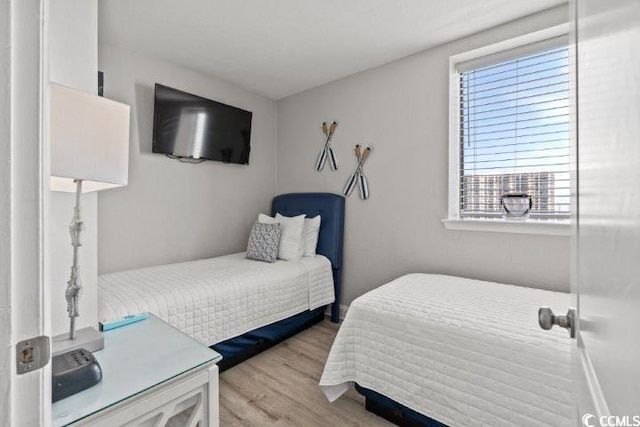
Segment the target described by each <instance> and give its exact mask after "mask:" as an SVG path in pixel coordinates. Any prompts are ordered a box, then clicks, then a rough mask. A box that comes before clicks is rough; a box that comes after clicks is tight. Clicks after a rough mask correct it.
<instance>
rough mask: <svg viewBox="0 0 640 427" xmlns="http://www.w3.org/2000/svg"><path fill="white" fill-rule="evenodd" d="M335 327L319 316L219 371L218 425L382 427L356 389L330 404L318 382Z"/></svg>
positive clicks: (250, 426) (388, 424)
mask: <svg viewBox="0 0 640 427" xmlns="http://www.w3.org/2000/svg"><path fill="white" fill-rule="evenodd" d="M337 331H338V327H337V325H336V324H334V323H331V322H329V321H323V322H320V323H318V324H317V325H315V326H313V327H311V328H309V329H307V330H306V331H303V332H301V333H299V334H297V335H295V336H294V337H292V338H290V339H288V340H287V341H285V342H283V343H280V344H278V345H277V346H275V347H273V348H271V349H269V350H267V351H265V352H263V353H261V354H259V355H257V356H255V357H253V358H251V359H249V360H247V361H245V362H243V363H241V364H240V365H237V366H235V367H233V368H231V369H229V370H228V371H226V372H224V373H222V374H220V425H221V426H222V427H241V426H242V427H258V426H270V427H292V426H296V427H298V426H305V427H307V426H309V427H314V426H318V427H326V426H328V425H330V426H353V427H364V426H367V427H369V426H371V427H378V426H379V427H387V426H392V424H390V423H389V422H387V421H385V420H383V419H382V418H379V417H377V416H375V415H373V414H371V413H370V412H367V411H366V410H365V408H364V398H363V397H362V396H360V395H359V394H358V393H357V392H356V391H355V390H350V391H349V392H347V393H345V395H344V396H342V397H341V398H340V399H338V400H337V401H336V402H334V403H329V402H328V401H327V399H326V397H325V396H324V394H323V393H322V391H321V390H320V387H319V386H318V381H319V380H320V376H321V375H322V370H323V368H324V362H325V361H326V359H327V356H328V355H329V350H330V349H331V344H332V343H333V340H334V339H335V335H336V333H337Z"/></svg>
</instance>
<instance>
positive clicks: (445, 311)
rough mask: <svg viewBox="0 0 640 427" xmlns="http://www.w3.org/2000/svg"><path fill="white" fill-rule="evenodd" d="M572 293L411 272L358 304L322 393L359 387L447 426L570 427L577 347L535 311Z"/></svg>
mask: <svg viewBox="0 0 640 427" xmlns="http://www.w3.org/2000/svg"><path fill="white" fill-rule="evenodd" d="M543 305H550V306H552V307H553V308H555V309H556V310H561V309H565V308H566V307H567V306H568V305H569V296H568V294H563V293H559V292H550V291H544V290H539V289H532V288H525V287H518V286H512V285H503V284H498V283H491V282H482V281H479V280H470V279H464V278H459V277H451V276H442V275H431V274H410V275H407V276H403V277H401V278H399V279H397V280H394V281H393V282H391V283H388V284H386V285H384V286H381V287H379V288H377V289H375V290H373V291H371V292H369V293H367V294H365V295H363V296H361V297H360V298H358V299H356V300H355V301H354V302H353V303H352V304H351V306H350V307H349V311H348V312H347V316H346V318H345V320H344V322H343V324H342V326H341V327H340V330H339V331H338V335H337V337H336V339H335V341H334V344H333V348H332V349H331V353H330V354H329V358H328V360H327V363H326V365H325V369H324V373H323V374H322V378H321V380H320V386H321V387H322V389H323V391H324V392H325V394H326V395H327V397H328V398H329V400H331V401H333V400H335V399H337V398H338V397H339V396H340V395H341V394H342V393H344V392H345V391H346V390H347V389H348V388H349V387H350V386H351V385H352V384H353V383H357V384H358V385H360V386H362V387H365V388H367V389H370V390H373V391H375V392H377V393H379V394H382V395H384V396H387V397H389V398H391V399H392V400H394V401H396V402H398V403H400V404H402V405H404V406H406V407H408V408H410V409H412V410H414V411H417V412H419V413H421V414H424V415H426V416H428V417H430V418H432V419H435V420H437V421H439V422H441V423H444V424H446V425H449V426H481V425H482V426H492V427H499V426H504V427H511V426H520V427H527V426H531V427H538V426H542V425H548V426H556V427H560V426H569V425H571V417H572V415H573V407H572V401H571V380H570V349H571V339H570V338H569V335H568V333H567V331H566V330H564V329H561V328H556V329H554V330H551V331H543V330H542V329H540V327H539V326H538V319H537V310H538V307H540V306H543Z"/></svg>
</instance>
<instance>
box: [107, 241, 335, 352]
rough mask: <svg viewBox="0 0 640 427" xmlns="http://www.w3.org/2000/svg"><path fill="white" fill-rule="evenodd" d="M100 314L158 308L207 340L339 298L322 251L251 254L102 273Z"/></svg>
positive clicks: (174, 323)
mask: <svg viewBox="0 0 640 427" xmlns="http://www.w3.org/2000/svg"><path fill="white" fill-rule="evenodd" d="M98 293H99V298H98V301H99V302H98V305H99V307H98V316H99V318H100V320H102V321H112V320H116V319H119V318H122V317H124V316H126V315H128V314H138V313H144V312H151V313H153V314H155V315H156V316H158V317H160V318H161V319H162V320H164V321H166V322H168V323H169V324H171V325H172V326H174V327H176V328H177V329H179V330H181V331H182V332H184V333H186V334H187V335H189V336H191V337H193V338H194V339H196V340H198V341H199V342H201V343H202V344H204V345H207V346H209V345H212V344H215V343H218V342H220V341H223V340H226V339H229V338H233V337H236V336H238V335H241V334H244V333H245V332H248V331H251V330H254V329H257V328H260V327H263V326H266V325H269V324H271V323H274V322H277V321H280V320H283V319H286V318H288V317H290V316H293V315H295V314H297V313H300V312H303V311H305V310H313V309H316V308H318V307H322V306H323V305H326V304H330V303H332V302H333V301H334V287H333V276H332V269H331V263H330V262H329V260H328V259H327V258H325V257H324V256H322V255H316V256H313V257H304V258H302V260H301V261H300V262H289V261H281V260H278V261H276V262H275V263H273V264H270V263H265V262H260V261H253V260H249V259H245V255H244V253H238V254H233V255H227V256H222V257H217V258H211V259H204V260H199V261H191V262H184V263H178V264H169V265H161V266H157V267H150V268H142V269H136V270H129V271H123V272H119V273H111V274H104V275H101V276H100V277H99V279H98Z"/></svg>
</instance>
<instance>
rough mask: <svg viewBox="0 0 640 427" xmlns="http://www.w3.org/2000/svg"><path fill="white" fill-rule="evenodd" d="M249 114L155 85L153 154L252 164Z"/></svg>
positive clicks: (248, 112)
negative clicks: (250, 161) (250, 157)
mask: <svg viewBox="0 0 640 427" xmlns="http://www.w3.org/2000/svg"><path fill="white" fill-rule="evenodd" d="M251 117H252V113H251V112H250V111H245V110H242V109H240V108H236V107H232V106H230V105H226V104H222V103H220V102H216V101H212V100H210V99H206V98H202V97H200V96H196V95H192V94H190V93H186V92H182V91H180V90H177V89H172V88H170V87H167V86H163V85H161V84H158V83H156V88H155V104H154V111H153V152H154V153H161V154H166V155H168V156H170V157H176V158H191V159H201V160H218V161H221V162H225V163H239V164H243V165H248V164H249V151H250V142H251Z"/></svg>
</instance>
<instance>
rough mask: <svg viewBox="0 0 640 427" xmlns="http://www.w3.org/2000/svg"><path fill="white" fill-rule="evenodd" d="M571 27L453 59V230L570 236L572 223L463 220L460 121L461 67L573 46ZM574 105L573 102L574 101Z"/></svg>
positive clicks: (450, 223)
mask: <svg viewBox="0 0 640 427" xmlns="http://www.w3.org/2000/svg"><path fill="white" fill-rule="evenodd" d="M569 28H570V27H569V24H562V25H558V26H555V27H551V28H548V29H545V30H541V31H537V32H534V33H529V34H526V35H524V36H520V37H516V38H513V39H510V40H506V41H503V42H500V43H496V44H492V45H489V46H485V47H482V48H479V49H475V50H472V51H469V52H464V53H460V54H457V55H453V56H451V57H450V58H449V215H448V218H446V219H443V220H442V223H443V225H444V226H445V228H447V229H449V230H469V231H490V232H506V233H525V234H550V235H562V236H568V235H570V234H571V225H570V221H569V220H566V221H557V220H556V221H541V220H526V219H525V220H509V219H473V218H464V219H463V218H460V211H459V209H460V184H459V183H460V138H459V136H460V120H459V109H458V104H459V90H460V88H459V81H460V73H459V68H460V66H461V64H464V67H466V69H468V68H472V67H479V66H482V65H483V63H487V62H495V61H496V60H497V61H500V60H501V57H504V58H505V59H506V58H508V57H511V56H512V55H513V53H514V50H517V51H518V54H523V55H525V54H526V52H527V49H528V48H531V49H532V50H535V49H539V48H540V47H541V46H544V44H545V43H546V42H547V41H549V40H553V39H557V38H559V37H562V38H566V42H567V44H569ZM570 102H573V101H570Z"/></svg>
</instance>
